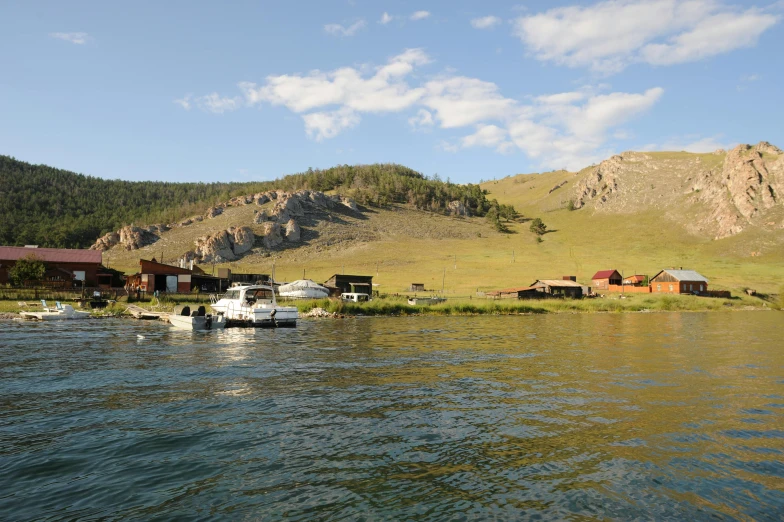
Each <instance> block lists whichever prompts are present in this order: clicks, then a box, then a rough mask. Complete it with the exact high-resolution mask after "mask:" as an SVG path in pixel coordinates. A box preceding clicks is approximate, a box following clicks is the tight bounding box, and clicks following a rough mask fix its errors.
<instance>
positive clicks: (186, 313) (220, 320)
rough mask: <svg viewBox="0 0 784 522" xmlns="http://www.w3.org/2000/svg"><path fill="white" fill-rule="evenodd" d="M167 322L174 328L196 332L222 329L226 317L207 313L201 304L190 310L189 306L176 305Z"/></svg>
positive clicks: (224, 325)
mask: <svg viewBox="0 0 784 522" xmlns="http://www.w3.org/2000/svg"><path fill="white" fill-rule="evenodd" d="M169 322H170V323H171V325H172V326H174V327H175V328H180V329H183V330H193V331H198V332H201V331H208V330H222V329H223V328H225V327H226V318H225V317H224V316H223V315H222V314H217V315H213V314H208V313H206V310H205V308H204V307H203V306H199V307H198V308H197V309H196V310H194V311H192V312H191V308H190V306H178V307H176V308H175V309H174V313H173V314H171V315H170V316H169Z"/></svg>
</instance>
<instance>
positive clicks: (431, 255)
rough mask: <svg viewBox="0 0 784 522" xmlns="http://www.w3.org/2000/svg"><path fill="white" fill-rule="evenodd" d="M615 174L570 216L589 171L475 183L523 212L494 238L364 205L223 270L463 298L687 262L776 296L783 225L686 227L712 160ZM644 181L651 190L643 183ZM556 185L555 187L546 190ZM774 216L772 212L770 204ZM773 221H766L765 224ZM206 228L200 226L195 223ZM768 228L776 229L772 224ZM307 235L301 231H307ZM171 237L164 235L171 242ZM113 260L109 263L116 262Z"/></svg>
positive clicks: (646, 165) (237, 214)
mask: <svg viewBox="0 0 784 522" xmlns="http://www.w3.org/2000/svg"><path fill="white" fill-rule="evenodd" d="M634 158H636V159H635V160H634V161H629V167H628V169H627V171H625V172H622V173H621V174H622V175H623V176H625V177H624V178H623V184H622V186H620V187H619V190H618V192H617V193H616V194H615V195H614V197H615V199H611V200H609V201H608V203H607V204H605V205H603V206H600V205H595V204H588V205H586V206H584V207H583V208H580V209H578V210H570V204H569V203H570V201H573V200H574V198H575V193H576V189H577V187H578V185H580V183H581V182H583V181H584V180H585V179H586V178H587V177H588V176H590V175H591V174H592V173H593V172H594V171H595V169H594V168H587V169H584V170H583V171H581V172H577V173H575V172H565V171H556V172H548V173H543V174H528V175H518V176H513V177H508V178H504V179H501V180H496V181H489V182H486V183H483V184H482V185H481V188H482V189H483V190H485V191H487V192H488V194H487V196H486V197H487V198H488V199H491V200H492V199H494V198H495V199H497V200H498V202H499V203H502V204H511V205H513V206H514V207H515V208H516V209H517V211H518V212H520V214H521V215H522V219H521V220H519V221H518V222H510V223H508V224H507V227H508V229H509V232H510V233H501V232H498V231H497V230H496V229H495V228H494V227H493V226H492V223H490V222H489V221H488V220H487V219H483V218H476V217H473V218H455V217H448V216H444V215H439V214H434V213H426V212H421V211H418V210H416V209H414V208H412V207H411V206H409V205H402V204H391V205H388V206H386V207H384V208H367V209H366V211H365V212H364V213H363V214H362V216H350V215H346V216H339V219H335V220H334V222H322V223H321V224H320V225H318V226H315V227H310V230H309V231H308V230H307V229H308V226H307V225H306V226H305V227H303V228H304V229H305V230H306V232H303V237H304V238H305V241H304V244H303V245H302V246H299V247H296V248H292V247H286V248H282V249H278V250H274V251H271V252H264V251H259V252H258V253H252V254H251V255H248V256H246V257H244V258H242V259H240V260H239V261H237V262H234V263H230V264H226V265H225V266H229V267H231V268H233V269H234V270H239V271H261V272H271V271H272V265H273V263H274V264H275V271H276V274H277V278H278V279H279V280H292V279H297V278H300V277H302V275H303V272H304V273H305V275H306V276H307V277H309V278H312V279H314V280H316V281H324V280H326V279H327V278H329V277H330V276H331V275H332V274H334V273H340V272H345V273H359V274H372V275H374V276H376V277H375V282H377V283H379V284H380V285H381V286H380V288H381V290H383V291H386V292H391V293H396V292H397V293H402V294H405V293H408V292H407V288H408V286H409V285H410V283H414V282H416V283H425V285H426V287H427V288H428V289H433V290H440V289H441V287H442V285H443V286H444V288H445V290H446V292H447V295H450V294H451V295H453V296H469V295H474V294H475V292H476V291H477V290H479V291H485V290H491V289H498V288H504V287H511V286H523V285H527V284H530V283H531V282H533V281H534V280H536V279H539V278H560V277H561V276H564V275H575V276H577V278H578V280H579V281H581V282H584V283H588V282H590V278H591V276H592V275H593V274H594V273H595V272H596V271H598V270H602V269H609V268H616V269H618V270H621V271H622V272H623V273H625V274H631V273H642V274H648V275H653V274H655V273H656V272H658V271H659V270H660V269H662V268H667V267H688V268H691V269H695V270H698V271H699V272H701V273H703V274H704V275H705V276H706V277H708V278H709V279H710V281H711V287H712V288H715V289H729V290H731V291H733V292H734V293H736V294H737V293H741V292H743V290H744V289H745V288H747V287H751V288H754V289H756V290H758V291H759V292H762V293H776V292H778V291H779V288H781V287H782V285H784V270H782V269H781V267H782V266H784V230H782V229H781V228H780V227H779V228H775V227H772V226H768V225H770V223H768V222H763V223H761V224H759V225H758V224H752V225H749V226H748V227H747V228H746V229H745V230H743V231H742V232H741V233H739V234H736V235H733V236H731V237H726V238H723V239H718V240H714V239H713V236H712V235H711V234H708V233H702V232H700V231H699V230H697V229H696V228H695V227H692V226H691V225H692V224H693V223H694V222H695V221H696V220H697V218H704V217H705V216H709V215H710V214H709V213H710V211H711V208H710V206H709V205H707V204H706V203H705V202H704V201H702V200H700V199H699V197H698V196H699V195H700V193H699V191H695V190H692V189H689V187H688V186H687V185H690V184H691V183H692V182H693V180H694V179H696V178H695V176H696V174H695V173H702V174H704V173H706V172H711V171H714V172H715V171H716V169H720V168H721V165H722V162H723V160H724V156H723V155H720V154H689V153H647V154H644V155H643V154H636V155H635V156H634ZM651 185H653V187H651ZM555 187H559V188H555ZM243 212H246V213H247V212H251V211H250V210H248V209H247V208H245V209H243V208H236V209H228V210H227V212H226V215H225V216H222V217H221V219H224V220H225V222H220V223H218V222H216V223H212V224H200V226H201V227H208V226H213V227H215V228H216V229H218V228H225V227H226V226H229V225H236V224H245V223H247V222H248V220H249V219H250V217H249V215H247V216H246V215H243V214H242V213H243ZM771 212H774V214H766V216H770V215H775V212H778V210H777V209H773V211H771ZM535 217H539V218H541V219H542V220H543V221H544V223H545V224H546V225H547V227H548V233H546V234H545V235H544V236H543V237H542V242H538V241H537V239H536V236H535V235H534V234H532V233H531V232H530V231H529V220H530V219H532V218H535ZM768 219H773V218H770V217H765V220H764V221H766V220H768ZM205 223H206V222H205ZM777 223H778V222H777ZM208 232H210V231H209V230H206V228H205V229H204V230H203V231H202V230H197V229H194V230H192V231H191V232H189V233H188V234H184V233H182V232H179V233H181V234H183V235H182V236H181V241H182V242H181V243H180V244H178V245H177V246H174V245H173V244H171V243H164V242H163V241H169V239H168V237H169V236H167V235H164V239H163V240H162V241H161V242H159V243H156V244H155V245H152V246H150V247H147V248H146V249H144V250H142V251H135V252H116V253H115V251H111V252H108V253H107V254H105V255H111V256H116V257H113V263H114V262H116V263H118V264H119V265H122V268H124V269H126V270H134V269H136V267H137V266H138V265H137V264H136V263H137V262H138V261H137V260H138V258H139V257H140V256H142V257H144V256H146V257H151V256H152V255H158V256H159V255H160V252H161V250H163V249H162V248H161V246H164V245H172V248H171V252H172V253H175V252H176V253H177V254H179V253H180V250H182V251H184V249H185V248H186V247H188V246H189V245H190V243H189V242H190V241H192V236H194V235H198V234H206V233H208ZM308 234H309V235H308ZM171 237H172V240H173V238H174V236H171ZM119 265H118V266H119Z"/></svg>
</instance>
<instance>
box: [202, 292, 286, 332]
mask: <svg viewBox="0 0 784 522" xmlns="http://www.w3.org/2000/svg"><path fill="white" fill-rule="evenodd" d="M211 306H212V309H213V311H215V312H216V313H218V314H223V315H224V316H225V317H226V320H227V321H229V322H237V323H240V324H247V325H248V326H296V325H297V319H298V318H299V312H298V311H297V308H296V307H294V306H279V305H278V303H277V301H276V299H275V290H274V289H273V288H272V287H271V286H268V285H238V286H233V287H231V288H229V289H228V290H227V291H226V293H225V294H223V295H222V296H221V297H220V299H218V298H215V301H214V302H213V303H212V305H211Z"/></svg>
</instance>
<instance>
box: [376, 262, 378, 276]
mask: <svg viewBox="0 0 784 522" xmlns="http://www.w3.org/2000/svg"><path fill="white" fill-rule="evenodd" d="M376 277H378V261H376Z"/></svg>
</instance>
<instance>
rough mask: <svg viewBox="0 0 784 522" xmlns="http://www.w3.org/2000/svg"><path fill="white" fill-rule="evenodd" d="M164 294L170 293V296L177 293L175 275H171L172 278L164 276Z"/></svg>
mask: <svg viewBox="0 0 784 522" xmlns="http://www.w3.org/2000/svg"><path fill="white" fill-rule="evenodd" d="M166 292H169V293H172V294H174V293H177V276H176V275H173V276H170V275H167V276H166Z"/></svg>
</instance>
